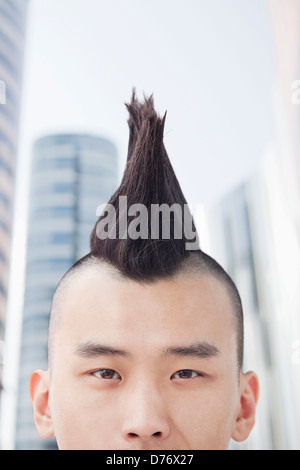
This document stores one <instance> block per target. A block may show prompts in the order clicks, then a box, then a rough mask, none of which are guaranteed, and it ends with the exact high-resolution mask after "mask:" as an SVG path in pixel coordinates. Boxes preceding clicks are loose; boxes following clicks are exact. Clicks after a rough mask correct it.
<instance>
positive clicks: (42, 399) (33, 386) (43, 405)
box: [29, 369, 53, 439]
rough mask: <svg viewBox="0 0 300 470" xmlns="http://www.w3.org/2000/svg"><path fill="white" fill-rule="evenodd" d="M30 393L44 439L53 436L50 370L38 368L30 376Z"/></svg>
mask: <svg viewBox="0 0 300 470" xmlns="http://www.w3.org/2000/svg"><path fill="white" fill-rule="evenodd" d="M29 394H30V398H31V401H32V406H33V413H34V423H35V426H36V428H37V431H38V433H39V435H40V437H42V438H43V439H48V438H49V437H52V436H53V426H52V418H51V413H50V408H49V403H48V401H49V372H48V371H44V370H40V369H39V370H36V371H35V372H33V373H32V374H31V376H30V381H29Z"/></svg>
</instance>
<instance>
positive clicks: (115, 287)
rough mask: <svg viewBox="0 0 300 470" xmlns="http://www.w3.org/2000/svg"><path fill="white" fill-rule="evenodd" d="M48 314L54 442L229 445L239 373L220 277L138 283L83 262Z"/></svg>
mask: <svg viewBox="0 0 300 470" xmlns="http://www.w3.org/2000/svg"><path fill="white" fill-rule="evenodd" d="M55 315H56V316H57V319H56V320H55V322H56V323H57V324H56V326H55V333H54V338H53V344H52V352H51V370H50V371H47V372H46V373H45V376H44V379H43V380H44V383H47V388H48V395H47V418H48V425H49V423H51V424H50V425H49V426H50V428H51V430H52V432H53V433H54V434H55V436H56V439H57V442H58V446H59V448H60V449H106V450H110V449H151V450H154V449H167V450H173V449H187V450H190V449H226V448H227V447H228V444H229V441H230V438H231V436H233V435H234V433H235V432H236V428H237V422H239V414H240V413H241V393H242V392H241V390H242V388H241V387H243V381H242V380H239V379H241V378H242V379H243V374H239V372H238V369H237V353H236V335H235V329H234V326H233V324H234V319H233V312H232V305H231V302H230V298H229V296H228V294H227V293H226V290H225V288H224V287H223V285H222V284H221V283H220V282H219V281H217V280H215V279H213V278H211V277H200V276H199V277H198V278H196V277H189V278H178V279H176V280H170V279H169V280H160V281H157V282H156V283H155V284H152V285H143V286H142V285H140V284H138V283H136V282H134V281H121V280H118V279H113V278H112V277H110V276H108V275H107V273H105V271H104V270H102V269H90V270H88V272H87V273H85V274H84V275H82V276H81V277H80V280H78V281H77V280H75V281H74V283H73V284H72V283H71V285H70V286H69V287H68V288H67V290H66V292H65V294H64V297H63V300H62V302H61V304H60V307H59V311H58V312H56V314H55ZM33 382H37V381H34V380H33ZM33 388H34V387H33ZM36 395H37V393H36ZM32 396H34V393H32ZM33 401H34V399H33ZM36 401H37V400H36ZM49 426H48V429H49ZM38 427H39V426H38ZM41 434H43V432H41ZM48 434H49V435H50V434H51V432H50V433H49V431H48ZM43 437H45V433H44V436H43ZM46 437H49V436H46Z"/></svg>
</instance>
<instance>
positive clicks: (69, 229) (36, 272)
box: [16, 135, 118, 449]
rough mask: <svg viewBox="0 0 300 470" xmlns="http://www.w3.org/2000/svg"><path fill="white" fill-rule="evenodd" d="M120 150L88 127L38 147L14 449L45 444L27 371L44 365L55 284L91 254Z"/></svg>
mask: <svg viewBox="0 0 300 470" xmlns="http://www.w3.org/2000/svg"><path fill="white" fill-rule="evenodd" d="M117 167H118V162H117V150H116V148H115V146H114V145H113V144H112V143H111V142H110V141H108V140H106V139H103V138H100V137H96V136H90V135H53V136H48V137H44V138H41V139H39V140H38V141H37V142H36V143H35V145H34V150H33V161H32V171H31V184H30V189H31V196H30V203H29V220H28V246H27V261H26V279H25V284H26V285H25V300H24V311H23V330H22V341H21V352H20V373H19V391H18V409H17V427H16V448H17V449H46V448H48V447H54V445H55V444H54V441H51V440H49V441H44V440H42V439H40V438H39V436H38V434H37V432H36V430H35V426H34V423H33V411H32V404H31V402H30V399H29V394H28V382H29V376H30V374H31V373H32V372H33V370H34V369H36V368H44V369H47V367H48V365H47V331H48V319H49V311H50V304H51V300H52V296H53V293H54V290H55V288H56V286H57V283H58V282H59V280H60V278H61V277H62V276H63V274H64V273H65V272H66V271H67V270H68V269H69V268H70V266H71V265H72V264H73V263H74V262H75V261H77V260H78V259H79V258H81V257H82V256H83V255H85V254H87V253H88V252H89V251H90V250H89V239H90V234H91V231H92V229H93V226H94V224H95V222H96V220H97V216H96V209H97V207H98V205H99V204H103V203H107V202H108V200H109V198H110V196H111V195H112V193H113V192H114V191H115V190H116V188H117V179H118V174H117Z"/></svg>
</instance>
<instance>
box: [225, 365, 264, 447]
mask: <svg viewBox="0 0 300 470" xmlns="http://www.w3.org/2000/svg"><path fill="white" fill-rule="evenodd" d="M258 394H259V384H258V378H257V376H256V375H255V373H254V372H247V374H241V378H240V403H239V410H238V413H237V417H236V421H235V425H234V430H233V433H232V436H231V437H232V439H234V440H235V441H238V442H241V441H244V440H245V439H247V437H248V436H249V434H250V432H251V430H252V428H253V426H254V424H255V411H256V405H257V401H258Z"/></svg>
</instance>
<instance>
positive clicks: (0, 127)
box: [0, 0, 28, 386]
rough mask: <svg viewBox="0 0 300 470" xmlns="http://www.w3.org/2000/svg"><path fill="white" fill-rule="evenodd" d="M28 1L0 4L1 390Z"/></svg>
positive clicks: (8, 0)
mask: <svg viewBox="0 0 300 470" xmlns="http://www.w3.org/2000/svg"><path fill="white" fill-rule="evenodd" d="M27 7H28V0H22V1H20V0H0V386H1V376H2V370H1V367H2V362H3V358H2V352H3V348H2V346H3V344H4V343H3V339H4V329H5V316H6V303H7V292H8V271H9V263H10V245H11V227H12V217H13V206H14V182H15V169H16V162H17V154H18V137H19V114H20V105H21V93H22V72H23V56H24V43H25V30H26V17H27Z"/></svg>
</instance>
